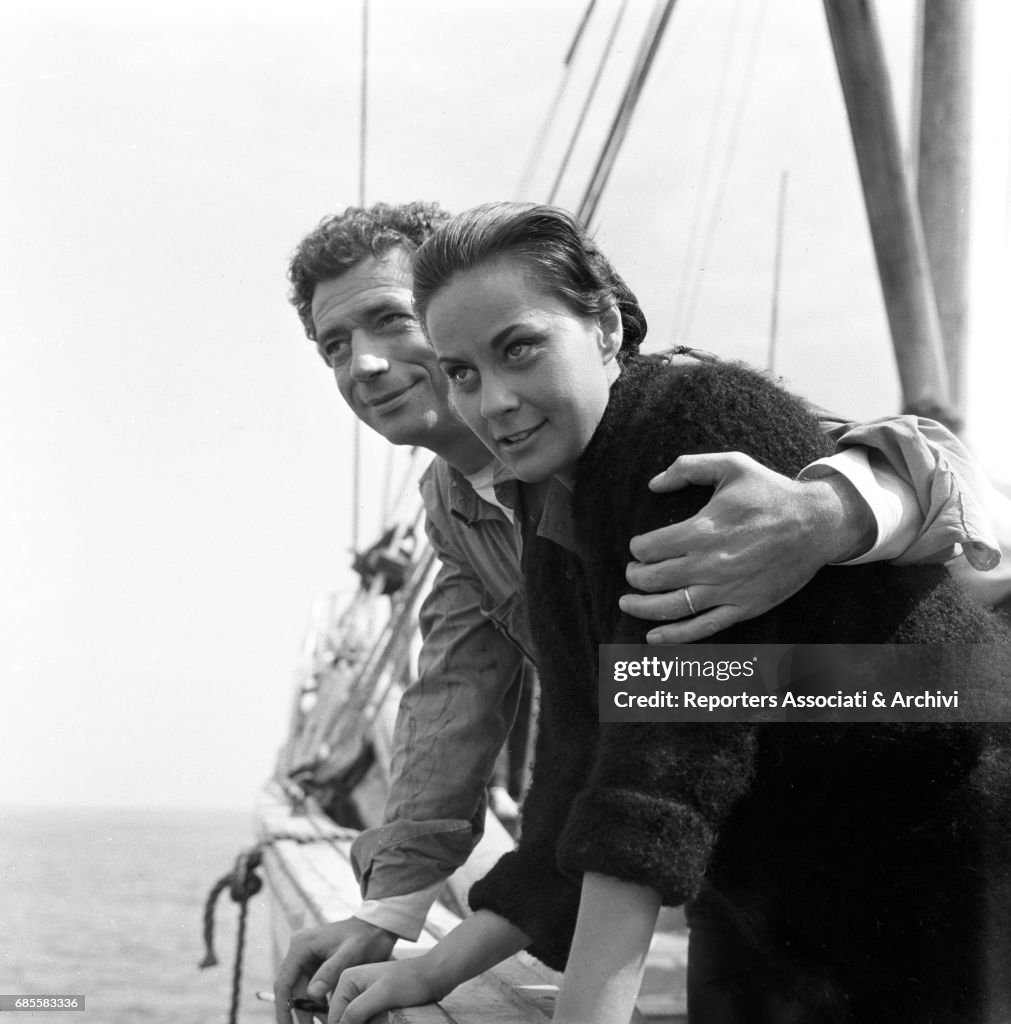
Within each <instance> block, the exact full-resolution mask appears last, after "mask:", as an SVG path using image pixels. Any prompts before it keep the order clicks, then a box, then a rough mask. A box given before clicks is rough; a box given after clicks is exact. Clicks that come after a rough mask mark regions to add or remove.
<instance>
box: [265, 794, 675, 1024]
mask: <svg viewBox="0 0 1011 1024" xmlns="http://www.w3.org/2000/svg"><path fill="white" fill-rule="evenodd" d="M257 819H258V822H259V829H260V835H259V837H258V838H259V840H260V842H261V843H264V844H266V845H265V846H264V850H263V867H264V871H265V873H266V876H267V884H268V889H269V892H270V895H271V900H270V910H271V931H272V936H273V942H274V959H275V962H279V961H280V959H281V958H282V956H283V955H284V953H285V950H286V948H287V943H288V938H289V936H290V935H291V933H292V932H293V931H296V930H297V929H299V928H305V927H310V926H313V925H317V924H322V923H324V922H326V921H334V920H339V919H340V918H343V917H348V916H350V915H351V914H353V913H354V911H355V910H356V909H357V907H358V905H359V902H360V895H359V891H358V883H357V882H356V880H355V878H354V873H353V872H352V870H351V864H350V859H349V851H350V847H351V843H352V841H353V837H354V833H353V832H351V831H349V830H347V829H343V828H341V827H340V826H338V825H336V824H334V822H333V821H332V820H331V819H330V818H328V817H327V816H326V815H324V814H323V813H322V812H320V811H319V810H318V809H316V808H315V807H314V806H313V805H312V803H311V802H310V803H308V804H307V805H306V807H305V808H303V809H302V810H301V811H300V812H295V811H293V810H292V808H291V807H290V806H289V805H288V802H287V801H286V800H285V798H284V796H283V795H282V794H281V793H280V792H278V791H276V790H271V789H268V790H267V791H266V792H265V793H264V794H263V795H262V797H261V800H260V802H259V805H258V807H257ZM511 842H512V841H511V839H510V838H509V836H508V834H507V833H506V832H505V830H504V829H503V828H502V827H501V825H499V823H498V822H497V821H496V820H495V819H493V818H489V822H488V827H487V828H486V831H485V837H484V839H483V840H482V842H481V844H480V845H479V847H478V848H477V850H475V852H474V854H473V855H472V856H471V859H470V861H468V863H467V865H465V867H464V868H461V869H460V871H458V872H457V874H456V875H454V876H453V878H452V879H451V880H450V883H449V884H448V885H447V890H448V901H449V902H454V901H455V902H456V905H457V906H465V905H466V904H465V902H464V897H465V894H466V890H467V889H468V888H469V886H470V884H471V882H472V881H473V880H474V879H475V878H477V877H479V876H480V875H481V874H483V873H484V871H486V870H487V868H488V867H490V865H491V864H492V863H494V861H495V860H496V859H497V858H498V857H499V856H500V855H501V853H502V852H504V850H505V849H508V848H509V847H510V846H511ZM459 921H460V917H459V916H458V915H457V914H456V913H454V912H453V911H452V910H450V909H449V908H448V907H447V906H443V905H442V904H439V903H437V904H436V905H435V906H434V907H433V908H432V912H431V913H430V914H429V918H428V921H427V923H426V927H425V931H424V932H423V933H422V935H421V936H420V938H419V939H418V941H417V942H405V941H400V942H398V943H397V945H396V947H395V949H394V951H393V955H394V956H395V957H407V956H416V955H418V954H419V953H421V952H424V951H425V950H426V949H428V948H430V947H431V946H432V945H434V944H435V943H436V942H437V941H438V940H439V939H440V938H441V937H442V936H443V935H445V934H446V933H447V932H448V931H450V930H451V929H452V928H454V927H455V926H456V925H457V924H458V923H459ZM686 954H687V936H686V935H685V932H684V928H683V926H682V925H681V924H680V918H679V916H678V915H676V914H667V913H666V912H665V914H664V918H663V923H662V926H661V927H660V928H658V929H657V933H656V935H655V936H654V941H653V944H652V946H651V949H650V955H649V958H648V961H647V968H646V976H645V978H644V981H643V985H642V991H641V994H640V997H639V1000H638V1011H637V1013H636V1015H635V1016H634V1017H633V1020H634V1021H636V1022H638V1024H646V1022H649V1024H686V1022H687V1016H686V1015H685V1007H684V999H683V991H684V971H685V963H686ZM560 982H561V975H560V974H558V973H557V972H555V971H552V970H549V969H548V968H546V967H545V966H544V965H543V964H541V963H540V962H538V961H537V960H535V959H534V958H533V957H531V956H529V955H527V954H526V953H519V954H518V955H516V956H514V957H510V958H509V959H508V960H506V961H504V962H503V963H501V964H499V965H497V966H496V967H493V968H492V969H491V970H489V971H486V972H485V973H484V974H482V975H480V976H479V977H477V978H474V979H472V980H471V981H469V982H466V983H465V984H463V985H460V986H459V987H458V988H456V989H455V990H454V991H453V992H452V993H451V994H450V995H449V996H448V997H447V998H446V999H444V1000H443V1001H442V1002H441V1003H439V1004H437V1005H435V1004H433V1005H430V1006H418V1007H412V1008H410V1009H404V1010H394V1011H390V1012H389V1013H387V1014H383V1015H380V1017H378V1018H376V1020H375V1022H374V1024H550V1021H551V1014H552V1011H553V1008H554V1004H555V999H556V997H557V994H558V986H559V984H560ZM671 993H674V995H672V994H671Z"/></svg>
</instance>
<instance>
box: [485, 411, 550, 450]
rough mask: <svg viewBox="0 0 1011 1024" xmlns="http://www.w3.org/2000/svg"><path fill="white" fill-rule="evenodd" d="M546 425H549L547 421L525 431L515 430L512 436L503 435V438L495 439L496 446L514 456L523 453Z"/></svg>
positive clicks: (542, 421)
mask: <svg viewBox="0 0 1011 1024" xmlns="http://www.w3.org/2000/svg"><path fill="white" fill-rule="evenodd" d="M545 423H547V420H541V422H540V423H538V424H536V425H535V426H533V427H527V428H526V429H525V430H515V431H513V432H512V433H511V434H503V435H502V436H501V437H496V438H495V444H496V445H498V447H499V448H501V449H502V451H503V452H504V453H506V454H508V455H513V454H515V453H516V452H519V451H522V450H523V448H524V447H526V446H527V445H528V444H529V443H530V440H531V438H533V437H536V436H537V434H538V433H539V432H540V429H541V427H543V426H544V424H545Z"/></svg>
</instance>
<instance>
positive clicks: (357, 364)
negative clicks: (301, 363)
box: [312, 249, 467, 447]
mask: <svg viewBox="0 0 1011 1024" xmlns="http://www.w3.org/2000/svg"><path fill="white" fill-rule="evenodd" d="M312 319H313V323H314V324H315V327H316V347H317V348H318V349H319V352H320V354H321V355H322V356H323V358H324V359H325V360H326V361H327V363H328V364H329V365H330V367H331V369H332V370H333V373H334V377H335V378H336V380H337V387H338V388H339V390H340V393H341V394H342V395H343V396H344V400H345V401H346V402H347V403H348V405H349V406H351V409H352V410H353V411H354V414H355V415H356V416H357V417H358V418H359V419H360V420H361V421H362V422H363V423H366V424H368V426H370V427H372V429H373V430H375V431H377V432H378V433H380V434H382V435H383V437H385V438H386V439H387V440H388V441H390V442H392V443H393V444H409V445H422V446H424V447H431V446H432V444H433V442H434V441H435V439H437V438H438V437H439V436H440V434H442V433H445V432H446V431H453V432H455V431H459V430H464V431H466V429H467V428H466V427H465V426H464V425H463V424H462V423H460V421H459V420H457V419H456V418H455V416H454V415H453V413H452V411H451V410H450V407H449V399H448V383H447V381H446V377H445V375H444V374H443V372H442V370H440V369H439V365H438V363H437V361H436V358H435V353H434V352H433V351H432V349H431V348H430V347H429V345H428V342H427V341H426V340H425V337H424V335H423V334H422V331H421V327H420V325H419V324H418V321H417V320H416V319H415V316H414V306H413V305H412V302H411V271H410V266H409V263H408V259H407V256H406V254H405V253H404V252H403V251H402V250H400V249H395V250H393V251H391V252H389V253H387V254H386V255H385V256H383V257H381V258H379V259H375V258H374V257H371V256H370V257H368V258H367V259H364V260H362V261H361V262H360V263H356V264H355V265H354V266H353V267H352V268H351V269H350V270H348V271H347V272H345V273H343V274H341V275H340V276H339V277H334V278H331V279H330V280H328V281H322V282H320V283H319V284H318V285H316V290H315V291H314V292H313V296H312Z"/></svg>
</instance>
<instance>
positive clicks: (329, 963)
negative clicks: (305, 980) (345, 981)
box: [307, 953, 351, 999]
mask: <svg viewBox="0 0 1011 1024" xmlns="http://www.w3.org/2000/svg"><path fill="white" fill-rule="evenodd" d="M347 961H348V958H347V957H346V956H342V955H341V954H338V953H335V954H334V955H333V956H332V957H330V959H329V960H325V961H324V962H323V963H322V964H321V965H320V967H319V970H317V971H316V973H315V974H314V975H313V976H312V978H310V980H309V985H308V988H307V991H308V993H309V995H311V996H312V997H313V998H315V999H323V998H324V997H325V996H328V995H329V994H330V993H331V992H332V991H333V990H334V989H335V988H336V987H337V982H338V981H339V980H340V976H341V975H342V974H343V973H344V971H345V970H347V968H348V967H350V966H351V965H350V964H349V963H348V962H347Z"/></svg>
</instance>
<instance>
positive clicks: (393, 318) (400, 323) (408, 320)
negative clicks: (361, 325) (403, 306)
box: [379, 313, 417, 327]
mask: <svg viewBox="0 0 1011 1024" xmlns="http://www.w3.org/2000/svg"><path fill="white" fill-rule="evenodd" d="M413 323H417V320H416V319H415V317H414V316H412V315H411V314H410V313H387V314H385V315H384V316H381V317H380V318H379V326H380V327H404V326H407V325H408V324H413Z"/></svg>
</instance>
